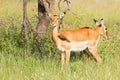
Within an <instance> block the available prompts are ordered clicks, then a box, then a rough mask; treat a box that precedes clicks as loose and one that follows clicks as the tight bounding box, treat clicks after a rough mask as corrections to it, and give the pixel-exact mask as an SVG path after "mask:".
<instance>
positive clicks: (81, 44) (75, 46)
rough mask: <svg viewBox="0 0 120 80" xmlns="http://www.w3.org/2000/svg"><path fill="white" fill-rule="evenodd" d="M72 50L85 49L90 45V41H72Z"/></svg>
mask: <svg viewBox="0 0 120 80" xmlns="http://www.w3.org/2000/svg"><path fill="white" fill-rule="evenodd" d="M70 46H71V49H70V50H71V51H83V50H85V49H86V48H87V47H88V41H84V42H71V43H70Z"/></svg>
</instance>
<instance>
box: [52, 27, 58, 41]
mask: <svg viewBox="0 0 120 80" xmlns="http://www.w3.org/2000/svg"><path fill="white" fill-rule="evenodd" d="M52 35H53V39H54V41H55V42H56V41H57V38H58V27H57V26H55V27H54V29H53V34H52Z"/></svg>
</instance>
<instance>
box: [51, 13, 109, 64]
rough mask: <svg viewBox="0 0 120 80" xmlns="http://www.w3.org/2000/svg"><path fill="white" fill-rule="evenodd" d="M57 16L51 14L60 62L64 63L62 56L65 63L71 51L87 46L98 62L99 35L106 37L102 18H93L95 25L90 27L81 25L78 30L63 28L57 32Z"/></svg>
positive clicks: (99, 60) (83, 48) (99, 61)
mask: <svg viewBox="0 0 120 80" xmlns="http://www.w3.org/2000/svg"><path fill="white" fill-rule="evenodd" d="M58 20H59V16H57V15H54V16H52V26H53V27H54V29H53V34H52V35H53V40H54V42H55V43H56V45H57V48H58V49H59V50H61V51H62V52H63V53H62V54H61V62H62V65H63V64H64V61H65V60H64V57H65V55H66V63H68V62H69V59H70V52H71V51H82V50H85V49H86V48H88V50H89V51H90V52H91V54H92V55H93V57H94V58H95V60H96V61H97V62H98V63H99V64H100V63H101V62H102V60H101V58H100V56H99V55H98V51H97V46H98V42H99V40H100V35H103V36H104V37H105V38H106V39H108V33H107V27H106V26H105V25H104V21H103V19H101V20H100V21H97V20H95V19H94V22H95V24H96V25H97V27H96V28H95V29H92V28H90V27H83V28H80V29H78V30H65V31H62V32H58Z"/></svg>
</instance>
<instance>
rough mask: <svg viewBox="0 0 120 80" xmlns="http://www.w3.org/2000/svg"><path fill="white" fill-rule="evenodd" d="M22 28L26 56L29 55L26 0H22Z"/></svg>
mask: <svg viewBox="0 0 120 80" xmlns="http://www.w3.org/2000/svg"><path fill="white" fill-rule="evenodd" d="M23 28H24V32H25V47H26V52H25V56H26V57H28V56H29V55H30V48H29V37H28V26H27V0H23Z"/></svg>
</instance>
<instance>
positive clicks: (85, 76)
mask: <svg viewBox="0 0 120 80" xmlns="http://www.w3.org/2000/svg"><path fill="white" fill-rule="evenodd" d="M119 3H120V1H119V0H71V10H72V11H74V12H75V13H76V14H84V15H83V16H76V15H73V14H72V13H70V12H68V13H67V14H66V15H65V18H64V27H63V28H62V30H66V29H77V28H80V27H82V26H90V27H93V28H94V27H95V24H94V22H93V18H95V19H101V18H103V19H104V20H105V23H106V25H107V26H108V30H109V34H110V39H109V40H107V41H106V40H105V39H104V38H101V43H100V44H99V47H98V50H99V51H98V52H99V55H100V56H101V57H102V60H103V63H102V64H101V65H98V64H97V63H96V62H95V61H94V60H91V61H88V60H87V58H86V57H85V56H82V57H81V56H80V52H76V53H75V52H72V53H71V59H70V64H69V65H68V66H66V67H64V69H61V65H60V53H61V52H60V51H59V50H58V49H57V48H56V46H55V44H54V42H53V40H52V30H51V28H49V30H48V32H47V33H46V36H45V39H44V40H43V41H41V43H40V45H41V46H42V47H41V46H40V47H41V48H40V49H41V51H39V50H38V49H37V47H36V45H35V42H34V39H33V36H32V35H31V34H30V49H31V56H30V57H28V58H25V46H24V44H25V43H24V37H23V36H21V35H20V33H21V27H22V5H23V4H22V0H17V1H16V0H0V23H2V25H0V80H119V79H120V76H119V73H120V62H119V60H120V49H119V48H120V43H119V41H120V37H119V35H120V32H119V31H120V28H119V27H120V17H119V13H120V8H119V7H120V5H119ZM61 6H64V4H61ZM61 8H62V11H64V10H65V8H64V7H61ZM27 10H28V13H27V14H28V17H29V19H30V22H31V23H32V25H33V26H34V27H36V25H37V19H36V17H35V15H36V14H37V0H35V1H34V0H29V2H28V8H27ZM60 12H61V11H58V8H57V7H56V6H55V8H54V11H53V14H59V13H60ZM43 43H44V44H43Z"/></svg>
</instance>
